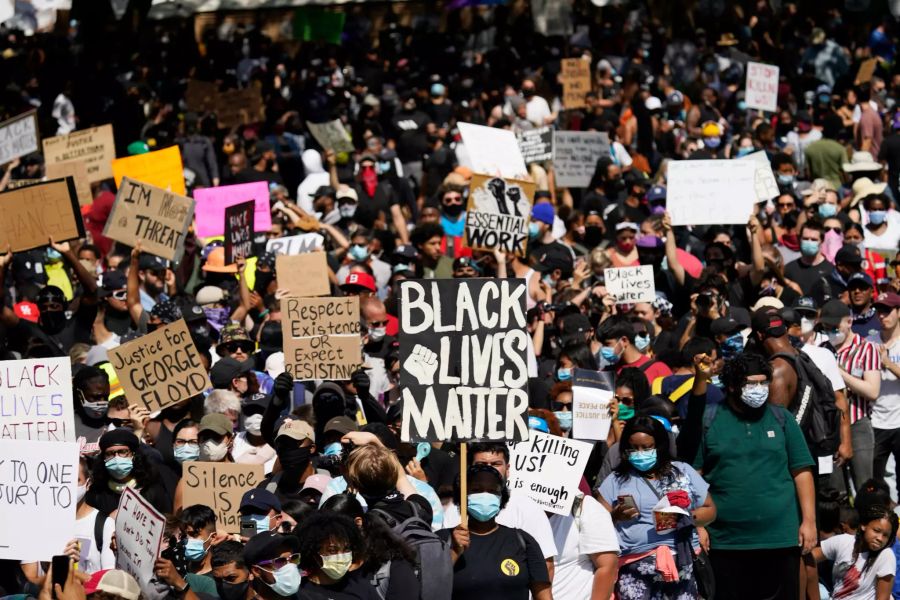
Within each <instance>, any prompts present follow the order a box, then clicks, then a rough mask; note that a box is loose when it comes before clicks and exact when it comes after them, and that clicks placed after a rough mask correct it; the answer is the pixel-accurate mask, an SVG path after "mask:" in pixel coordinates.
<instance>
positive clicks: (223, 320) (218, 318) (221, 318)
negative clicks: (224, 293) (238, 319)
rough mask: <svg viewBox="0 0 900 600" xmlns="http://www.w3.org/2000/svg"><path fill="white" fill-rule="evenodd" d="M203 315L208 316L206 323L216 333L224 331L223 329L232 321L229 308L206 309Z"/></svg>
mask: <svg viewBox="0 0 900 600" xmlns="http://www.w3.org/2000/svg"><path fill="white" fill-rule="evenodd" d="M203 314H204V315H206V321H207V322H208V323H209V324H210V326H211V327H212V328H213V329H215V330H216V331H222V328H223V327H225V326H226V325H228V321H229V320H230V319H231V310H230V309H227V308H224V307H222V308H219V307H212V308H204V309H203Z"/></svg>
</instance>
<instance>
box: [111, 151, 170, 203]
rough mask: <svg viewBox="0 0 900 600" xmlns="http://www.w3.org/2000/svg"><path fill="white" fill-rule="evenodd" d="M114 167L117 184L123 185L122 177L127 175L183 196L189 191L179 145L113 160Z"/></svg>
mask: <svg viewBox="0 0 900 600" xmlns="http://www.w3.org/2000/svg"><path fill="white" fill-rule="evenodd" d="M112 169H113V177H115V179H116V185H117V186H118V185H121V183H122V177H125V176H127V177H130V178H131V179H136V180H138V181H142V182H144V183H149V184H150V185H155V186H156V187H158V188H162V189H164V190H168V191H170V192H175V193H176V194H179V195H181V196H184V195H186V192H187V190H186V189H185V186H184V168H183V167H182V164H181V150H179V149H178V146H171V147H169V148H165V149H163V150H157V151H156V152H148V153H146V154H136V155H135V156H128V157H126V158H117V159H116V160H114V161H112Z"/></svg>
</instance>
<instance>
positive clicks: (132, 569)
mask: <svg viewBox="0 0 900 600" xmlns="http://www.w3.org/2000/svg"><path fill="white" fill-rule="evenodd" d="M165 528H166V518H165V517H164V516H163V515H161V514H160V513H159V511H158V510H156V509H155V508H153V506H151V505H150V503H149V502H147V501H146V500H145V499H144V498H143V497H142V496H141V495H140V494H139V493H137V492H136V491H134V490H133V489H131V488H125V490H124V491H123V492H122V496H121V497H120V498H119V509H118V511H117V512H116V545H117V548H116V568H117V569H122V570H123V571H125V572H126V573H128V574H129V575H131V576H132V577H134V578H135V580H136V581H137V582H138V584H139V585H140V586H141V589H147V587H148V586H150V580H151V579H153V564H154V563H155V562H156V558H157V557H158V556H159V549H160V546H162V539H163V534H164V533H165Z"/></svg>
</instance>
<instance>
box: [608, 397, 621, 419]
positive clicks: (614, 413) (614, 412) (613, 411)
mask: <svg viewBox="0 0 900 600" xmlns="http://www.w3.org/2000/svg"><path fill="white" fill-rule="evenodd" d="M609 418H610V419H612V420H613V421H615V420H616V419H618V418H619V402H618V401H617V400H616V399H615V398H613V399H612V400H610V401H609Z"/></svg>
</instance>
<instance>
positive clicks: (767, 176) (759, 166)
mask: <svg viewBox="0 0 900 600" xmlns="http://www.w3.org/2000/svg"><path fill="white" fill-rule="evenodd" d="M738 160H752V161H754V162H756V175H755V177H754V187H755V189H756V201H757V202H762V201H764V200H771V199H772V198H775V197H776V196H778V183H777V182H776V181H775V175H774V174H773V173H772V164H771V163H770V162H769V157H768V156H767V155H766V151H765V150H760V151H758V152H752V153H750V154H748V155H747V156H742V157H741V158H740V159H738Z"/></svg>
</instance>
